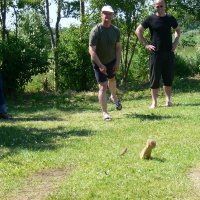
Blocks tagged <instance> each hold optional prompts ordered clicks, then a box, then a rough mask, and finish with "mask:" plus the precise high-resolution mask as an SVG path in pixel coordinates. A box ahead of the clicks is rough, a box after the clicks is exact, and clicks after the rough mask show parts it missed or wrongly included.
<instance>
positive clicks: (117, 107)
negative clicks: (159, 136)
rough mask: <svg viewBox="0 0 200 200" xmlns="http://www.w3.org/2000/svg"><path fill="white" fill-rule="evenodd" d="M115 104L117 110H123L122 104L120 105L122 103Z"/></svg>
mask: <svg viewBox="0 0 200 200" xmlns="http://www.w3.org/2000/svg"><path fill="white" fill-rule="evenodd" d="M114 104H115V107H116V109H117V110H121V109H122V104H121V103H120V101H118V102H116V103H114Z"/></svg>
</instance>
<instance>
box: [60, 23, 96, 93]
mask: <svg viewBox="0 0 200 200" xmlns="http://www.w3.org/2000/svg"><path fill="white" fill-rule="evenodd" d="M88 37H89V32H88V29H85V30H80V28H77V27H74V26H72V27H70V28H68V29H67V30H66V31H65V32H63V33H62V35H61V38H60V43H59V47H58V55H59V68H58V74H59V85H58V88H59V90H60V91H65V90H67V89H71V90H76V91H83V90H85V91H87V90H91V88H93V87H94V86H96V81H95V78H94V72H93V69H92V67H91V61H90V55H89V53H88Z"/></svg>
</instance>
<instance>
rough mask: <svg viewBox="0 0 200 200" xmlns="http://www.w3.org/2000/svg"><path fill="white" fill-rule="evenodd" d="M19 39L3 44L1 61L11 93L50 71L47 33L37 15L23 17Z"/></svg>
mask: <svg viewBox="0 0 200 200" xmlns="http://www.w3.org/2000/svg"><path fill="white" fill-rule="evenodd" d="M19 29H20V31H19V35H18V37H17V38H16V36H15V35H12V34H10V36H9V38H8V40H6V41H5V42H4V43H1V48H0V49H1V50H2V53H1V56H2V57H1V60H3V59H4V61H5V63H4V65H3V67H2V73H3V76H4V81H5V83H6V86H7V89H8V90H9V92H15V91H18V90H21V89H23V87H24V86H25V84H26V83H28V82H29V81H30V80H31V77H32V75H36V74H38V73H44V72H46V71H47V70H48V65H49V63H48V51H47V47H48V46H49V44H48V43H47V31H46V30H45V29H44V26H43V24H42V21H41V18H40V17H39V16H37V14H36V13H30V12H29V13H26V14H24V17H21V20H20V24H19Z"/></svg>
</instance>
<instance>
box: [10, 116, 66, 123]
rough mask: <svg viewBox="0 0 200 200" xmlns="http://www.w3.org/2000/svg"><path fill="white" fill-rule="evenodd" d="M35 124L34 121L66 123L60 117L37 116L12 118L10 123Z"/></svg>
mask: <svg viewBox="0 0 200 200" xmlns="http://www.w3.org/2000/svg"><path fill="white" fill-rule="evenodd" d="M19 121H20V122H35V121H43V122H44V121H66V120H64V119H62V118H60V117H55V116H38V117H35V116H34V117H14V118H13V119H12V120H10V122H12V123H15V122H19Z"/></svg>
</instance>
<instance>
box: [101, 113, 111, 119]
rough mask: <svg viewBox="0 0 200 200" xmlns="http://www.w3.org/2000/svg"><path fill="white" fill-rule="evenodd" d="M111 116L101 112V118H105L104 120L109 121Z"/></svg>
mask: <svg viewBox="0 0 200 200" xmlns="http://www.w3.org/2000/svg"><path fill="white" fill-rule="evenodd" d="M111 119H112V118H111V116H110V115H109V114H108V113H104V114H103V120H105V121H110V120H111Z"/></svg>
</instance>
